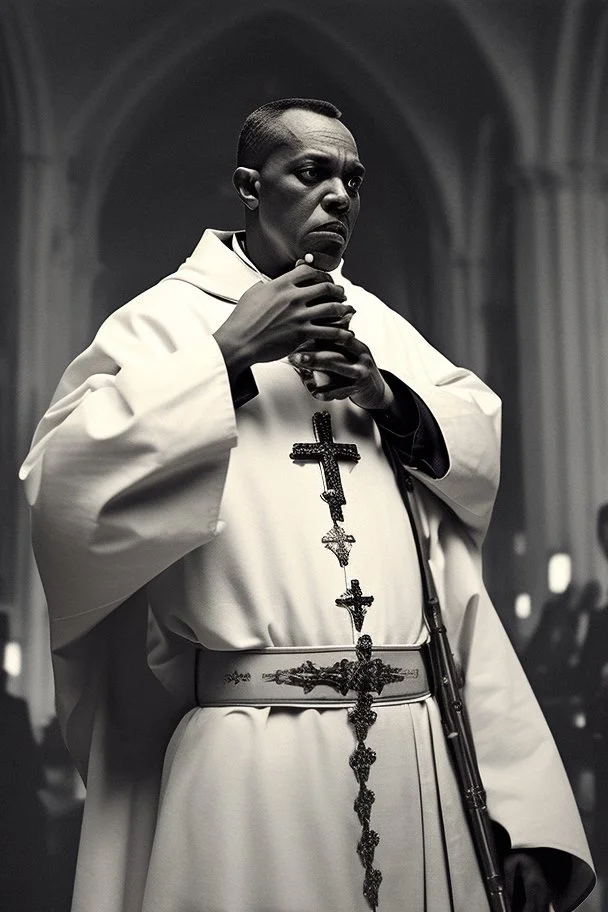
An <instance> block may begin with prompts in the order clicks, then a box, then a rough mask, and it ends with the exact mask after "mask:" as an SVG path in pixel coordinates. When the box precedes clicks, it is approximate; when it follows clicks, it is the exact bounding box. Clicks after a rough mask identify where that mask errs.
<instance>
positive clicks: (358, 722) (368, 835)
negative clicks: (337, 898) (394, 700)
mask: <svg viewBox="0 0 608 912" xmlns="http://www.w3.org/2000/svg"><path fill="white" fill-rule="evenodd" d="M312 426H313V431H314V434H315V437H316V440H317V442H316V443H294V445H293V448H292V451H291V453H290V454H289V455H290V458H291V459H293V460H306V461H308V460H311V459H314V460H317V461H318V462H319V463H320V465H321V470H322V473H323V483H324V487H325V490H324V491H323V493H322V494H321V497H322V498H323V500H324V501H325V503H326V504H327V505H328V506H329V512H330V515H331V518H332V520H333V527H332V528H331V529H330V530H329V532H327V533H326V534H325V535H324V536H323V538H322V539H321V542H322V544H324V545H325V547H326V548H328V549H329V550H330V551H331V552H332V553H333V554H335V556H336V557H337V559H338V563H339V564H340V566H341V567H346V566H347V564H348V561H349V556H350V550H351V548H352V546H353V544H354V543H355V538H354V536H352V535H349V534H348V533H347V532H346V531H345V530H344V529H343V528H342V527H341V526H339V525H338V523H341V522H343V521H344V514H343V512H342V507H343V506H345V505H346V497H345V496H344V489H343V487H342V478H341V476H340V466H339V464H338V460H339V459H348V460H352V461H355V462H357V461H358V460H359V459H360V458H361V457H360V455H359V452H358V450H357V447H356V445H355V444H353V443H336V442H335V441H334V439H333V432H332V425H331V415H330V414H329V412H315V414H314V415H313V417H312ZM345 578H346V571H345ZM373 601H374V596H373V595H363V591H362V589H361V586H360V584H359V580H358V579H353V580H351V583H350V588H347V589H346V592H344V593H343V594H342V595H341V596H340V597H339V598H337V599H336V600H335V604H336V605H337V606H338V607H340V608H346V609H347V610H348V612H349V613H350V616H351V618H352V621H353V624H354V626H355V629H356V631H357V633H361V630H362V628H363V623H364V620H365V615H366V613H367V609H368V608H369V607H370V605H371V604H372V603H373ZM355 649H356V654H357V662H356V663H341V665H340V669H339V673H340V674H342V675H343V674H344V672H346V673H347V674H348V675H349V680H348V683H346V682H344V683H343V684H342V686H343V687H344V686H346V691H345V692H348V690H354V691H355V692H356V693H357V702H356V704H355V706H354V708H353V709H351V710H350V711H349V713H348V720H349V722H350V723H351V725H353V727H354V730H355V736H356V738H357V746H356V747H355V749H354V751H353V752H352V754H351V755H350V757H349V761H348V762H349V765H350V767H351V769H352V771H353V773H354V774H355V778H356V780H357V782H358V783H359V793H358V795H357V797H356V799H355V802H354V805H353V807H354V810H355V813H356V814H357V817H358V818H359V823H360V824H361V838H360V839H359V843H358V845H357V853H358V855H359V858H360V859H361V863H362V864H363V867H364V868H365V877H364V880H363V895H364V896H365V898H366V900H367V902H368V904H369V906H370V908H371V909H372V910H373V912H375V910H376V908H377V906H378V891H379V889H380V884H381V882H382V874H381V872H380V871H379V870H378V869H377V868H374V856H375V852H376V847H377V846H378V844H379V842H380V837H379V835H378V833H377V832H376V831H375V830H372V829H371V827H370V817H371V810H372V805H373V803H374V800H375V795H374V793H373V791H372V790H371V789H369V788H368V787H367V780H368V779H369V773H370V769H371V767H372V764H373V763H375V762H376V753H375V751H373V750H372V748H371V747H368V746H367V744H366V743H365V742H366V738H367V734H368V731H369V729H370V727H371V726H372V725H373V724H374V722H375V721H376V718H377V713H376V712H375V710H373V709H372V704H373V700H374V698H373V694H372V691H374V690H375V691H376V692H377V693H381V692H382V688H383V686H384V684H385V683H386V674H387V673H388V674H389V675H390V673H391V672H392V671H393V669H391V668H390V666H386V665H384V663H383V662H382V660H380V659H375V660H372V657H371V656H372V649H373V643H372V639H371V637H370V636H368V635H367V634H363V635H362V636H360V637H359V639H358V641H357V644H356V647H355ZM349 665H352V666H353V667H352V668H348V667H347V666H349ZM337 671H338V669H337V668H333V667H332V668H331V669H328V668H326V669H319V668H317V667H316V666H314V665H313V664H312V663H311V662H308V663H306V665H305V666H301V667H299V668H297V669H281V670H280V671H277V672H275V675H274V677H273V676H269V675H265V677H273V680H276V681H277V683H287V684H295V685H297V686H300V687H304V688H305V691H306V690H307V689H312V688H313V687H315V686H316V684H318V683H320V682H321V680H323V679H324V683H328V679H329V680H332V679H333V681H335V677H336V672H337ZM339 676H340V675H338V677H339ZM333 681H332V685H330V686H335V683H333Z"/></svg>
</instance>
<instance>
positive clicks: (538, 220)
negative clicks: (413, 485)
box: [515, 163, 608, 606]
mask: <svg viewBox="0 0 608 912" xmlns="http://www.w3.org/2000/svg"><path fill="white" fill-rule="evenodd" d="M515 185H516V193H515V199H516V319H517V324H518V336H519V346H520V357H521V415H522V423H523V427H522V438H523V460H524V466H523V476H524V491H525V504H526V528H525V530H524V531H525V535H526V541H527V552H526V570H525V575H526V579H527V585H528V591H529V592H530V594H531V595H532V597H533V604H534V605H535V606H538V605H539V604H541V603H542V601H543V600H544V599H545V597H546V594H547V590H546V569H547V560H548V557H549V555H550V554H551V553H552V552H554V551H562V550H563V551H567V552H568V553H569V554H571V555H572V560H573V578H574V581H575V582H577V583H584V582H585V581H586V580H587V579H589V578H590V577H597V578H599V579H602V580H603V581H606V578H607V576H608V574H607V570H606V567H605V566H604V564H603V561H602V559H601V558H600V554H599V550H598V549H597V547H596V545H595V536H594V530H595V514H596V511H597V507H598V505H599V503H600V502H601V501H602V500H604V499H608V471H607V466H608V445H607V433H606V404H607V403H608V374H607V371H606V330H607V322H606V319H607V318H606V300H607V295H608V281H607V278H608V277H607V268H606V251H605V236H606V235H605V220H606V199H607V193H606V190H607V187H606V180H605V175H604V174H603V173H602V172H600V171H599V170H598V169H596V168H592V167H579V166H576V165H573V164H571V163H569V164H568V165H566V166H564V167H559V168H557V167H551V168H548V167H533V168H525V169H521V170H520V171H519V172H518V174H517V176H516V179H515Z"/></svg>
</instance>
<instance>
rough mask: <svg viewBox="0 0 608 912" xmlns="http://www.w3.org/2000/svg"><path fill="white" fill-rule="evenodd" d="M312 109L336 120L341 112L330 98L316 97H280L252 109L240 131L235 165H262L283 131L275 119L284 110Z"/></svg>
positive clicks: (238, 166) (277, 143)
mask: <svg viewBox="0 0 608 912" xmlns="http://www.w3.org/2000/svg"><path fill="white" fill-rule="evenodd" d="M293 109H297V110H300V111H314V113H315V114H324V115H325V117H333V118H335V119H336V120H339V119H340V118H341V117H342V112H341V111H339V110H338V108H337V107H336V106H335V105H333V104H331V102H329V101H320V100H319V99H317V98H280V99H278V101H269V102H268V103H267V104H264V105H262V106H261V107H260V108H257V109H256V110H255V111H253V112H252V113H251V114H250V115H249V117H248V118H247V119H246V121H245V123H244V124H243V127H242V129H241V132H240V134H239V142H238V148H237V155H236V164H237V168H261V167H262V165H263V164H264V163H265V161H266V159H267V158H268V156H269V155H270V153H271V152H272V151H273V150H274V149H276V147H277V146H278V145H280V144H281V142H282V139H283V135H282V132H281V128H280V126H279V124H278V123H277V121H278V120H279V118H280V117H281V115H282V114H283V113H284V112H285V111H291V110H293Z"/></svg>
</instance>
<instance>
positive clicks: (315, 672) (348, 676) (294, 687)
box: [195, 636, 431, 708]
mask: <svg viewBox="0 0 608 912" xmlns="http://www.w3.org/2000/svg"><path fill="white" fill-rule="evenodd" d="M366 640H369V646H368V647H367V648H366V645H367V644H366ZM427 652H428V647H427V645H426V644H423V645H422V646H372V643H371V639H370V638H369V637H365V636H364V637H361V638H360V639H359V643H358V644H357V646H356V647H355V646H352V647H349V646H324V647H310V648H306V649H301V648H296V647H294V648H290V647H288V648H278V647H269V648H267V649H251V650H242V651H218V650H209V649H199V650H198V652H197V657H196V678H195V681H196V701H197V703H198V705H199V706H241V705H245V706H258V707H264V706H300V707H311V708H314V707H327V708H330V707H339V706H344V705H346V704H353V703H355V702H356V701H357V699H358V697H359V695H361V694H373V702H374V704H377V703H379V704H389V705H390V704H394V703H410V702H416V701H420V700H424V699H426V698H427V697H429V696H430V695H431V688H430V683H429V681H430V672H429V671H428V669H429V660H428V654H427Z"/></svg>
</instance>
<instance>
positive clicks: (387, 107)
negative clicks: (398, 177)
mask: <svg viewBox="0 0 608 912" xmlns="http://www.w3.org/2000/svg"><path fill="white" fill-rule="evenodd" d="M261 21H262V23H263V21H264V20H261ZM259 24H260V14H259V12H258V13H257V14H256V16H254V17H251V18H250V19H248V20H247V21H245V22H243V21H241V22H240V23H239V25H238V26H237V25H234V24H232V26H231V27H230V28H219V27H218V28H217V29H214V35H215V40H214V41H212V40H211V39H210V38H209V36H208V35H207V36H206V40H205V45H204V53H203V50H201V47H200V43H199V45H189V46H188V48H187V50H188V53H186V52H185V51H184V49H183V48H182V49H181V51H180V64H179V66H175V65H174V66H172V67H169V66H168V63H167V61H166V60H163V61H162V64H161V65H160V70H159V69H158V66H157V68H156V69H155V71H154V84H155V85H156V86H159V85H160V84H162V85H163V89H162V97H161V98H160V101H162V102H164V103H166V102H167V99H168V98H171V97H176V98H179V94H178V93H179V91H180V86H183V85H184V84H185V83H186V84H187V83H188V81H189V80H190V82H191V83H194V82H196V80H197V79H198V80H200V79H201V78H203V77H201V75H200V74H201V72H203V71H204V70H205V66H206V67H208V66H209V60H210V59H211V60H212V59H213V55H214V54H217V53H218V49H223V48H226V47H228V48H230V47H232V46H234V44H235V42H238V40H239V35H242V34H244V32H245V31H246V32H247V33H248V34H249V33H251V32H253V33H255V28H256V25H259ZM279 25H281V26H282V27H283V28H284V30H286V31H287V30H291V31H292V32H293V31H297V34H298V38H299V39H301V37H302V33H303V30H304V34H306V32H305V29H306V28H308V29H311V28H312V26H310V25H302V23H301V21H299V20H298V21H297V29H296V25H295V24H294V17H293V16H292V15H291V14H290V15H289V16H287V15H283V14H282V15H281V17H280V20H279ZM279 25H277V22H276V19H275V20H274V22H273V28H274V29H276V28H278V27H279ZM313 35H314V38H315V46H316V52H317V55H318V57H323V56H325V57H331V58H332V59H334V61H335V60H336V58H337V59H338V60H339V65H340V67H341V68H343V69H345V70H347V71H348V72H349V73H350V76H351V80H352V81H353V82H354V84H355V85H357V84H358V77H359V78H363V76H362V75H361V74H360V73H359V74H358V73H357V72H356V71H355V66H358V67H359V70H360V69H361V65H360V64H359V63H357V64H355V60H356V58H355V57H354V56H353V50H352V48H351V47H350V46H349V45H348V43H345V44H344V46H343V47H340V48H339V49H337V47H336V43H335V41H334V40H333V38H332V39H330V38H328V37H319V33H317V32H316V31H314V32H312V31H311V33H310V37H311V39H312V36H313ZM171 45H172V46H173V42H171ZM294 53H296V49H295V48H294ZM341 54H344V55H345V56H340V55H341ZM202 57H204V58H205V66H203V67H201V66H200V60H201V58H202ZM334 66H336V65H335V64H334ZM169 73H170V76H169ZM353 73H354V75H353ZM162 74H166V79H165V81H164V82H163V75H162ZM365 78H366V83H370V78H369V76H368V75H366V76H365ZM150 79H152V77H150ZM144 81H146V82H147V84H148V90H147V94H146V96H145V98H141V97H140V98H139V101H138V104H137V116H136V117H135V116H133V113H131V114H129V117H128V122H127V121H125V120H124V118H121V120H120V123H117V124H116V127H115V133H114V135H113V137H109V139H108V142H107V144H106V146H105V147H104V148H102V149H99V150H97V152H98V154H97V158H96V161H95V164H94V165H93V166H92V167H88V168H87V169H85V170H86V171H87V172H88V173H89V174H90V175H96V178H95V179H94V180H93V179H90V184H91V191H90V194H89V206H90V212H89V215H88V220H89V221H90V220H91V218H92V217H93V215H94V214H95V213H96V212H98V211H100V210H101V208H102V207H105V208H106V209H107V187H108V185H109V181H110V179H111V175H113V174H114V175H115V174H116V169H117V168H118V170H120V166H117V160H119V159H121V157H122V158H123V160H124V156H125V154H126V155H127V157H128V154H129V153H128V152H127V150H128V149H129V144H130V143H131V144H132V143H133V142H134V141H135V142H137V140H134V138H133V137H134V134H135V135H137V134H138V133H139V134H140V135H141V134H142V131H145V129H146V123H149V122H150V120H151V119H153V117H154V112H153V109H154V105H156V107H157V108H158V107H159V106H160V105H159V93H158V91H155V90H154V89H153V88H151V87H150V84H149V82H150V80H144ZM287 94H289V93H287ZM298 94H302V92H299V93H298ZM304 94H306V92H304ZM263 100H266V98H260V102H261V101H263ZM351 102H352V97H351ZM178 103H179V102H178ZM132 104H133V102H131V105H132ZM340 106H341V107H343V108H344V109H345V110H346V109H347V106H346V104H341V105H340ZM367 108H368V110H369V109H370V108H371V109H373V114H372V115H370V117H369V122H370V123H371V122H372V121H373V125H374V135H375V132H376V131H379V132H380V131H381V129H382V124H383V121H386V120H387V119H388V120H389V121H390V123H391V126H392V129H391V130H389V131H387V130H386V129H384V134H385V135H384V147H385V148H387V149H388V148H389V147H390V149H391V150H392V151H391V152H390V154H392V155H393V161H395V162H399V163H400V164H401V168H400V171H403V170H404V169H403V165H402V163H403V160H404V159H406V160H407V161H408V165H409V166H410V167H412V166H411V162H412V161H414V162H415V164H414V166H413V170H414V174H415V175H416V184H417V186H418V187H423V188H425V192H424V193H422V194H420V199H419V218H421V219H422V218H424V219H426V220H427V222H428V221H430V220H431V219H433V220H434V223H435V225H436V226H439V227H438V230H439V231H440V232H442V233H443V235H444V236H445V235H447V234H448V233H449V230H450V228H449V227H448V224H447V222H448V218H447V213H448V208H449V207H447V206H446V203H445V200H444V199H443V198H442V195H441V193H440V191H439V188H438V183H437V180H436V178H435V177H434V176H433V175H432V174H431V173H430V167H429V161H430V160H432V158H433V157H432V156H430V157H429V156H428V155H426V154H423V153H422V151H421V150H420V148H419V147H416V148H413V147H414V146H416V142H415V139H414V138H413V137H412V136H411V135H410V134H411V131H409V129H408V131H407V135H406V127H405V125H404V120H403V116H404V115H403V112H402V111H397V110H396V108H395V104H394V101H393V100H391V98H390V97H388V96H387V94H386V92H384V91H383V88H382V86H380V85H378V84H377V80H376V82H375V83H373V86H372V89H371V90H370V95H368V97H367ZM248 110H249V108H248V109H246V110H243V111H242V112H241V114H239V117H241V116H244V114H246V113H247V112H248ZM349 110H350V106H349ZM239 124H240V121H235V123H234V133H235V134H236V130H237V129H238V126H239ZM395 124H396V125H397V127H395ZM357 132H358V134H359V131H357ZM370 132H371V131H370ZM396 135H397V138H395V136H396ZM90 145H91V139H90V137H89V138H88V140H87V142H86V143H85V144H83V145H82V146H81V150H82V151H81V155H82V154H83V153H84V150H85V148H86V147H89V146H90ZM403 146H406V147H407V149H406V151H404V148H403ZM412 149H413V151H412ZM82 161H83V159H82V157H81V158H80V162H81V163H82ZM222 167H223V168H225V161H224V162H222ZM218 169H219V164H218ZM375 170H376V171H377V172H378V173H380V172H381V171H382V168H381V167H379V168H377V169H375ZM385 170H386V169H385ZM393 170H394V171H396V170H397V168H396V167H395V168H394V169H393ZM226 176H227V177H228V174H227V175H226ZM412 183H413V181H412V177H411V175H409V177H408V178H407V179H406V178H405V177H404V178H403V184H402V189H401V188H400V192H402V193H403V195H404V196H406V198H411V196H412V194H413V193H414V191H413V189H412ZM416 192H417V191H416ZM408 194H409V197H408ZM94 221H97V219H94ZM207 224H209V222H207ZM79 234H80V235H81V236H83V235H85V234H86V231H80V232H79ZM416 235H417V236H416V237H415V238H413V240H412V238H411V237H410V238H409V239H406V240H404V241H401V243H402V246H403V248H404V249H407V245H408V244H409V245H410V246H411V245H412V243H416V244H418V249H421V245H422V246H424V245H427V247H428V240H427V239H428V235H429V231H428V225H427V227H425V228H424V230H423V229H422V227H418V229H417V232H416ZM192 240H193V238H192V237H191V238H190V243H191V242H192ZM353 244H354V248H353V247H351V251H349V253H352V250H353V249H356V239H355V241H354V242H353ZM378 247H379V241H378ZM187 249H188V248H187V247H186V249H185V251H183V252H187ZM394 249H395V252H396V253H397V254H398V253H399V247H398V244H397V243H395V247H394ZM423 256H424V257H426V258H430V251H428V250H427V249H425V250H424V252H423ZM350 259H351V261H352V256H351V258H350ZM397 259H399V257H398V256H396V257H395V260H397ZM401 259H403V257H401ZM410 259H411V260H412V261H413V262H415V263H417V264H420V263H421V260H422V257H421V256H412V257H411V258H410ZM175 265H176V264H175V263H174V264H173V266H172V268H174V266H175ZM399 268H400V269H403V264H401V265H400V267H399ZM109 272H111V270H109V271H108V273H109ZM397 273H398V271H397ZM427 273H428V274H429V275H430V273H431V269H430V265H429V266H428V269H427ZM353 277H354V278H357V276H356V275H355V276H353ZM101 281H102V285H103V282H104V281H106V282H110V283H111V281H112V279H111V276H110V275H109V274H108V275H106V277H105V279H104V278H102V280H101ZM416 282H418V284H420V283H422V282H424V279H423V278H421V275H420V273H417V274H416V275H415V276H414V277H413V278H412V279H411V282H410V284H415V283H416ZM405 284H406V283H405V280H404V278H403V275H402V273H398V274H397V277H396V278H395V281H394V282H393V287H392V294H391V293H390V290H389V294H388V297H389V300H395V301H396V306H397V309H401V310H402V311H403V310H405V309H407V307H406V302H405V301H404V300H401V301H400V300H399V294H400V289H401V290H402V289H403V288H404V287H405ZM372 287H374V284H373V283H372ZM136 288H137V284H136V283H134V284H133V287H132V288H131V289H130V291H131V292H133V293H134V292H135V290H136ZM111 293H112V296H113V298H114V300H115V301H120V300H124V297H125V295H124V294H122V295H121V294H116V293H115V289H114V290H111ZM401 293H402V291H401ZM429 294H430V290H429V289H428V287H426V286H425V287H415V288H414V287H412V288H411V289H410V297H414V298H415V300H416V301H417V302H418V303H417V304H414V305H412V307H414V309H415V308H416V307H417V308H418V311H419V314H418V316H419V317H420V319H421V320H422V323H423V325H425V324H426V327H427V329H428V330H429V332H430V334H431V335H432V327H431V324H430V316H431V314H432V313H433V310H432V308H429V307H428V304H427V302H428V296H429ZM103 297H104V291H103V289H102V291H101V298H103ZM99 298H100V294H99V293H98V295H97V299H98V303H97V316H96V320H97V322H98V320H99V318H100V317H101V316H103V312H104V309H105V305H104V304H103V301H102V302H101V304H100V303H99ZM408 306H409V305H408ZM410 314H411V310H410Z"/></svg>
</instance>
